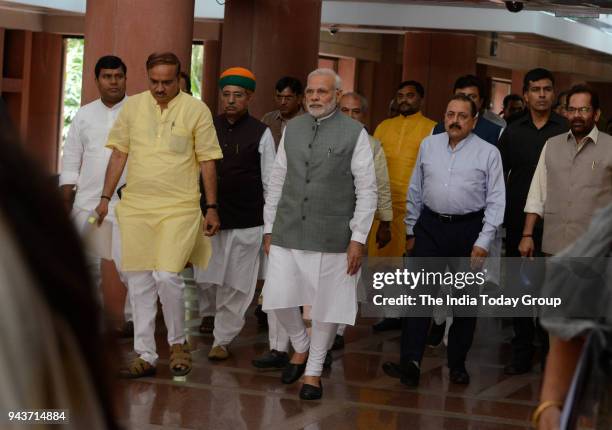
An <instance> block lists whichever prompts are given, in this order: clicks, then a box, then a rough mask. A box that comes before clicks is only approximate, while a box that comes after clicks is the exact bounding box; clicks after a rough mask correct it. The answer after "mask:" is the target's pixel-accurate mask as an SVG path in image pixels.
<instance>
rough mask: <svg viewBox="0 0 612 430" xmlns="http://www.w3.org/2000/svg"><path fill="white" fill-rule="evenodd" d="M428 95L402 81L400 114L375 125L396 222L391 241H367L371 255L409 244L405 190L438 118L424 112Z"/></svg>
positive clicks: (398, 252) (386, 326) (397, 252)
mask: <svg viewBox="0 0 612 430" xmlns="http://www.w3.org/2000/svg"><path fill="white" fill-rule="evenodd" d="M424 96H425V90H424V88H423V85H421V84H420V83H419V82H416V81H404V82H402V83H401V84H399V86H398V89H397V93H396V94H395V105H396V106H397V109H398V112H399V115H397V116H395V117H393V118H389V119H386V120H384V121H383V122H382V123H380V124H379V125H378V127H376V131H375V132H374V137H375V138H376V139H378V140H379V141H380V142H381V144H382V147H383V150H384V151H385V156H386V157H387V168H388V170H389V181H390V184H391V200H392V204H393V222H392V223H391V227H390V228H391V242H390V243H389V244H388V245H386V246H385V247H383V248H380V249H379V248H378V246H377V244H376V238H375V237H374V235H371V236H370V241H369V243H368V257H401V256H402V255H403V254H404V252H405V248H406V226H405V224H404V218H405V215H406V192H407V191H408V184H409V183H410V177H411V176H412V169H413V168H414V165H415V162H416V158H417V155H418V153H419V147H420V146H421V141H422V140H423V139H424V138H425V137H427V136H429V135H430V134H431V131H432V130H433V128H434V126H435V125H436V122H435V121H432V120H430V119H429V118H426V117H425V116H423V114H422V113H421V102H422V100H423V97H424ZM372 231H378V221H376V220H375V221H374V224H373V225H372ZM373 328H374V329H375V330H377V331H383V330H390V329H396V328H397V329H399V328H400V327H399V320H393V319H384V320H382V321H381V322H379V323H377V324H375V325H374V327H373Z"/></svg>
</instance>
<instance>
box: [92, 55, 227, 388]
mask: <svg viewBox="0 0 612 430" xmlns="http://www.w3.org/2000/svg"><path fill="white" fill-rule="evenodd" d="M179 72H180V62H179V60H178V58H177V57H176V55H174V54H172V53H161V54H152V55H151V56H150V57H149V58H148V60H147V75H148V79H149V90H150V91H145V92H143V93H140V94H138V95H135V96H133V97H130V98H129V99H128V102H126V103H125V105H124V106H123V109H122V110H121V112H120V113H119V116H118V118H117V121H116V122H115V125H114V126H113V128H112V130H111V131H110V134H109V137H108V142H107V147H108V148H111V149H112V150H113V153H112V155H111V158H110V161H109V164H108V167H107V170H106V178H105V181H104V188H103V191H102V196H100V204H99V205H98V207H97V208H96V212H97V213H98V215H99V221H98V222H99V223H101V221H102V220H103V219H104V217H105V216H106V214H107V212H108V201H109V200H110V197H111V196H112V194H113V192H114V191H115V187H116V185H117V181H118V180H119V177H120V176H121V173H122V172H123V169H124V167H125V165H126V163H127V164H128V174H127V181H126V182H127V186H126V188H125V189H124V190H123V193H122V199H121V202H120V203H119V204H118V205H117V208H116V217H117V220H118V224H119V229H120V233H121V249H120V250H114V251H113V253H114V254H115V255H113V257H114V259H115V261H116V262H117V264H118V266H119V267H120V270H121V272H122V273H123V275H124V277H125V279H126V280H127V284H128V291H129V294H130V299H131V301H132V306H133V311H134V350H135V351H136V353H137V354H138V356H139V357H138V358H137V359H136V360H135V361H134V362H133V363H132V364H131V366H130V367H129V368H128V369H126V370H125V371H124V372H122V374H123V376H126V377H131V378H134V377H140V376H148V375H152V374H154V373H155V370H156V369H155V365H156V363H157V359H158V356H157V353H156V348H155V337H154V332H155V315H156V313H157V296H158V295H159V298H160V301H161V303H162V310H163V314H164V321H165V323H166V327H167V328H168V343H169V345H170V352H171V355H170V370H171V371H172V373H173V374H174V375H175V376H179V375H185V374H187V373H188V372H189V371H190V370H191V356H190V354H189V352H188V350H187V348H186V347H185V346H184V343H185V334H184V320H185V309H184V301H183V289H184V286H185V284H184V282H183V280H182V278H181V277H180V275H179V274H178V272H180V271H181V270H183V268H184V267H185V264H187V262H189V261H191V262H192V263H194V264H196V265H198V266H200V267H206V265H207V263H208V258H209V257H210V253H211V246H210V243H209V240H208V238H207V237H205V235H206V236H212V235H214V234H215V233H216V231H217V230H218V229H219V226H220V222H219V217H218V215H217V210H216V209H217V205H216V194H217V184H216V171H215V160H216V159H220V158H222V152H221V149H220V147H219V143H218V141H217V135H216V132H215V129H214V126H213V123H212V117H211V114H210V111H209V109H208V108H207V107H206V105H205V104H204V103H202V102H201V101H199V100H197V99H195V98H193V97H191V96H189V95H187V94H185V93H183V92H180V90H179ZM200 172H201V174H202V179H203V181H204V188H205V191H206V199H207V205H206V208H207V211H206V215H205V217H204V220H203V221H202V215H201V209H200V189H199V183H198V176H199V174H200ZM202 230H204V232H203V231H202Z"/></svg>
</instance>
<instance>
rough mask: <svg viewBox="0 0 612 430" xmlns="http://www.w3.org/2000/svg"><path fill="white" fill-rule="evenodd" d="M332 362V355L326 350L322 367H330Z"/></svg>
mask: <svg viewBox="0 0 612 430" xmlns="http://www.w3.org/2000/svg"><path fill="white" fill-rule="evenodd" d="M333 362H334V357H333V355H332V353H331V350H330V351H327V354H325V361H324V362H323V369H331V367H332V363H333Z"/></svg>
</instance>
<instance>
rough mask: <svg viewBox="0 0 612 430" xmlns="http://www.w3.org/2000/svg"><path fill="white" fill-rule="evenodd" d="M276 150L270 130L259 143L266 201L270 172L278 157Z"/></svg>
mask: <svg viewBox="0 0 612 430" xmlns="http://www.w3.org/2000/svg"><path fill="white" fill-rule="evenodd" d="M275 152H276V151H275V150H274V137H272V132H271V131H270V129H269V128H266V131H265V132H264V134H263V135H262V136H261V140H260V141H259V159H260V168H261V182H262V184H263V192H264V199H265V198H266V196H267V194H268V181H269V180H270V172H271V171H272V167H273V166H274V157H275V156H276V153H275Z"/></svg>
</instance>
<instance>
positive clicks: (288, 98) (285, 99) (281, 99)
mask: <svg viewBox="0 0 612 430" xmlns="http://www.w3.org/2000/svg"><path fill="white" fill-rule="evenodd" d="M276 100H278V101H279V102H290V101H293V100H295V96H279V95H277V96H276Z"/></svg>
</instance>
